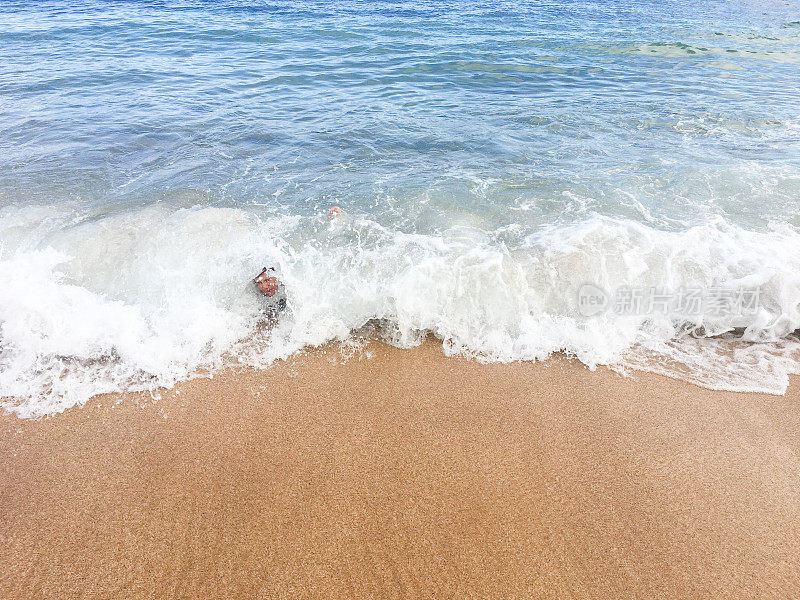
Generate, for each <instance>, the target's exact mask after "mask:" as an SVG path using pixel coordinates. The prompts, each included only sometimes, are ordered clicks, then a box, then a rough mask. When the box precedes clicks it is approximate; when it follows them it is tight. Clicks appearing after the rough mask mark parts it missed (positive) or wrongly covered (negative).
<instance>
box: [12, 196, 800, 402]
mask: <svg viewBox="0 0 800 600" xmlns="http://www.w3.org/2000/svg"><path fill="white" fill-rule="evenodd" d="M65 212H66V211H65V209H64V207H63V206H61V207H51V208H42V207H35V206H28V207H13V206H11V207H6V208H5V209H3V210H2V214H0V223H2V225H0V236H1V237H0V239H2V241H3V242H2V244H3V245H2V249H0V327H1V329H0V344H1V345H0V394H1V395H2V396H4V397H5V402H4V406H5V407H6V408H9V409H12V410H15V411H16V412H17V413H18V414H20V415H22V416H39V415H43V414H48V413H52V412H58V411H61V410H64V409H65V408H68V407H70V406H73V405H75V404H80V403H82V402H84V401H85V400H87V399H88V398H89V397H91V396H92V395H94V394H97V393H102V392H110V391H120V390H137V389H138V390H140V389H150V388H155V387H156V386H170V385H172V384H174V383H175V382H176V381H178V380H181V379H185V378H188V377H191V376H193V375H197V374H202V373H208V372H213V371H214V370H216V369H219V368H221V367H222V366H223V365H224V364H226V362H230V361H236V362H239V363H242V364H248V365H253V366H257V367H266V366H268V365H269V364H270V363H271V362H273V361H274V360H275V359H278V358H281V357H285V356H288V355H290V354H292V353H293V352H296V351H298V350H300V349H302V348H304V347H307V346H314V345H319V344H324V343H326V342H329V341H333V340H346V339H348V338H349V337H350V336H351V335H352V332H353V331H355V330H358V329H359V328H362V327H363V326H364V325H365V324H367V323H378V324H379V325H380V327H379V330H380V332H381V335H383V337H385V338H386V339H387V340H389V341H390V342H392V343H394V344H397V345H401V346H413V345H415V344H417V343H419V342H420V341H421V340H422V339H423V338H424V337H425V336H426V335H428V334H433V335H435V336H437V337H438V338H439V339H441V340H442V341H443V345H444V348H445V350H446V352H448V353H450V354H455V353H461V354H465V355H468V356H473V357H476V358H478V359H480V360H487V361H514V360H543V359H546V358H547V357H548V356H550V355H551V354H552V353H554V352H559V351H562V352H565V353H567V354H569V355H572V356H575V357H577V358H578V359H579V360H581V361H582V362H584V363H585V364H586V365H588V366H589V367H592V368H594V367H595V366H596V365H599V364H608V365H612V366H613V367H614V368H617V369H626V368H636V369H642V368H644V369H649V370H655V371H658V372H662V373H665V374H668V375H671V376H677V377H681V378H683V379H687V380H689V381H693V382H695V383H698V384H700V385H704V386H707V387H712V388H724V389H731V390H749V391H763V392H771V393H782V392H783V391H784V390H785V388H786V385H787V382H788V375H789V374H790V373H794V372H798V371H800V351H799V349H800V344H798V342H797V341H796V340H795V339H794V337H793V334H792V332H793V331H794V330H796V329H797V328H798V327H800V234H798V232H797V231H795V230H794V229H793V228H791V227H789V226H781V227H776V228H774V229H772V230H771V231H767V232H752V231H746V230H743V229H740V228H737V227H735V226H733V225H730V224H728V223H726V222H725V221H724V220H722V219H721V218H718V219H715V220H711V221H709V222H707V223H705V224H702V225H698V226H696V227H694V228H691V229H688V230H686V231H682V232H666V231H660V230H656V229H652V228H650V227H647V226H645V225H641V224H636V223H634V222H629V221H623V220H615V219H609V218H603V217H592V218H588V219H585V220H583V221H581V222H578V223H575V224H571V225H558V226H557V225H551V226H549V227H545V228H542V229H539V230H536V231H532V232H529V233H528V234H527V235H525V234H524V233H523V234H520V233H519V231H517V230H516V229H515V230H514V235H513V236H511V237H512V238H513V241H511V240H510V239H507V237H506V236H507V235H510V234H509V233H508V232H509V229H508V228H504V229H502V230H498V231H492V232H487V231H483V230H480V229H476V228H474V227H468V226H462V227H457V228H453V229H451V230H448V231H445V232H443V233H441V234H438V235H420V234H413V233H405V232H403V231H398V230H393V229H387V228H385V227H382V226H380V225H378V224H377V223H374V222H372V221H369V220H366V219H363V218H359V217H358V216H353V218H352V219H351V220H350V221H349V222H338V221H333V222H330V221H328V220H327V218H326V217H324V216H323V215H318V216H310V217H298V216H293V217H277V216H271V217H268V216H258V215H256V214H255V213H253V212H251V211H246V210H239V209H230V208H208V207H206V208H190V209H174V208H167V207H165V206H161V205H155V206H152V207H149V208H145V209H141V210H138V211H136V212H132V213H124V214H116V215H108V216H104V217H96V218H91V219H89V218H84V219H83V220H81V221H78V220H76V222H75V223H73V224H66V223H64V222H63V221H61V220H59V215H63V214H65ZM73 212H74V211H73ZM265 265H275V266H276V267H277V268H278V270H279V271H280V274H281V278H282V279H283V281H284V283H285V284H286V287H287V291H288V294H289V310H288V311H287V313H286V314H285V315H284V317H283V318H282V320H281V321H280V322H279V323H278V325H277V326H276V327H275V328H274V329H272V330H265V329H263V328H262V327H259V314H260V313H259V309H260V298H259V297H258V295H257V294H256V293H255V292H254V291H253V289H251V286H250V279H251V278H252V277H253V276H254V275H255V274H256V273H257V272H258V271H259V270H260V268H261V267H262V266H265ZM587 282H591V283H593V284H596V285H598V286H601V287H602V288H604V289H606V290H614V289H616V288H618V287H620V286H638V287H642V288H645V287H649V286H666V287H669V288H671V289H678V288H679V287H681V286H687V285H696V286H707V287H711V286H728V287H735V286H739V287H743V286H746V287H751V288H756V287H757V288H759V289H760V292H761V295H760V297H759V306H758V310H756V311H754V312H753V314H747V315H724V314H723V315H718V314H712V313H710V312H707V313H703V314H699V315H695V316H693V317H691V318H687V319H682V320H679V319H675V318H674V317H668V316H666V315H658V314H655V315H616V314H613V313H610V312H606V313H604V314H601V315H598V316H596V317H593V318H586V317H583V316H581V314H580V313H579V311H578V305H577V291H578V289H579V287H580V286H581V285H582V284H584V283H587Z"/></svg>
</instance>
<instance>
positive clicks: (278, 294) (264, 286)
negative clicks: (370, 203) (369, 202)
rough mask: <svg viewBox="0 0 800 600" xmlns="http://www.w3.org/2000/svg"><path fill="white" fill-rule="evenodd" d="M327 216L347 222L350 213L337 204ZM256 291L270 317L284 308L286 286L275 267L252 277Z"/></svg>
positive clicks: (262, 270)
mask: <svg viewBox="0 0 800 600" xmlns="http://www.w3.org/2000/svg"><path fill="white" fill-rule="evenodd" d="M328 217H329V218H330V219H332V220H339V221H344V222H347V221H349V220H350V215H348V214H347V212H345V211H344V210H343V209H341V208H339V207H338V206H334V207H333V208H331V209H330V210H329V211H328ZM253 283H255V284H256V287H257V288H258V291H259V292H261V293H262V294H263V295H264V296H265V297H266V298H267V306H265V307H264V312H265V313H266V315H267V316H268V317H270V318H272V317H275V316H277V315H278V313H280V312H281V311H282V310H284V309H285V308H286V287H285V286H284V285H283V283H281V281H280V280H279V279H278V278H277V277H276V276H275V267H270V268H269V269H268V268H267V267H264V268H263V269H261V273H259V274H258V275H256V276H255V277H254V278H253Z"/></svg>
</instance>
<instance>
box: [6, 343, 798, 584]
mask: <svg viewBox="0 0 800 600" xmlns="http://www.w3.org/2000/svg"><path fill="white" fill-rule="evenodd" d="M371 352H373V353H374V357H373V358H371V359H368V360H367V359H361V360H359V359H358V358H357V357H356V358H353V359H351V360H349V361H348V362H346V363H345V364H341V361H340V359H339V354H338V352H337V351H334V350H328V351H319V352H316V353H314V354H311V355H308V356H305V357H300V358H298V359H295V360H293V361H291V362H289V363H287V364H283V365H279V366H277V367H275V368H273V369H271V370H268V371H265V372H252V371H247V372H242V373H226V374H224V375H222V376H218V377H216V378H214V379H212V380H196V381H191V382H187V383H184V384H181V385H179V386H178V387H177V388H176V389H175V390H170V391H167V392H165V394H164V397H163V398H162V399H160V400H159V401H158V402H153V401H152V400H148V396H146V395H127V396H124V397H122V401H121V403H118V402H119V400H120V398H119V397H113V396H107V397H103V398H100V399H96V400H95V401H93V402H91V403H90V405H87V406H85V407H83V408H76V409H73V410H71V411H69V412H67V413H66V414H62V415H58V416H56V417H53V418H48V419H44V420H41V421H20V420H18V419H17V418H15V417H13V416H8V415H6V416H4V417H3V418H2V420H1V421H0V423H1V424H2V428H1V432H0V453H1V454H2V456H1V461H2V462H1V464H0V510H1V511H2V514H1V518H0V598H14V599H16V598H36V599H41V598H114V599H119V598H136V599H143V598H503V599H507V598H603V599H605V598H670V599H672V598H714V599H721V598H755V597H764V598H797V597H800V457H799V455H798V451H800V393H799V392H798V384H797V383H798V382H796V381H795V382H793V385H792V386H791V388H790V391H789V393H788V394H787V395H786V396H785V397H778V396H761V395H755V394H733V393H721V392H711V391H708V390H702V389H699V388H697V387H694V386H691V385H688V384H685V383H681V382H678V381H672V380H669V379H665V378H662V377H658V376H655V375H647V374H637V375H636V377H635V378H631V379H624V378H621V377H619V376H617V375H615V374H613V373H610V372H608V371H602V370H600V371H598V372H595V373H592V372H590V371H588V370H586V369H585V368H583V367H582V366H581V365H579V364H572V363H569V362H568V361H566V360H563V359H555V360H551V361H549V362H547V363H545V364H536V365H532V364H513V365H481V364H477V363H475V362H470V361H467V360H464V359H457V358H445V357H444V356H442V352H441V348H440V347H439V346H437V345H436V344H433V343H428V344H425V345H424V346H422V347H421V348H417V349H414V350H397V349H394V348H390V347H387V346H384V345H381V344H375V345H373V346H371ZM145 400H147V401H145Z"/></svg>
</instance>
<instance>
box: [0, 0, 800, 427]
mask: <svg viewBox="0 0 800 600" xmlns="http://www.w3.org/2000/svg"><path fill="white" fill-rule="evenodd" d="M798 90H800V6H798V5H797V4H796V3H792V2H777V1H768V0H760V1H756V0H743V1H740V2H735V3H732V2H728V1H721V0H720V1H699V0H698V1H684V2H677V1H645V0H641V1H637V2H633V1H621V0H618V1H611V0H602V1H596V2H577V1H566V0H562V1H547V2H545V1H531V2H498V1H492V2H467V1H461V2H448V1H437V2H433V1H431V2H416V1H415V2H356V1H342V2H257V3H244V2H178V1H176V2H170V1H165V2H100V1H97V2H69V3H68V2H61V1H59V2H38V3H30V2H4V3H3V4H2V5H0V235H1V236H2V238H0V327H1V329H0V361H1V362H0V369H2V370H0V395H3V396H6V397H7V398H8V402H7V405H8V406H14V407H17V409H18V410H19V411H20V412H21V414H42V413H46V412H50V411H53V410H59V409H63V408H64V407H66V406H70V405H72V404H74V403H76V402H82V401H84V400H85V399H86V398H88V397H89V396H90V395H91V394H93V393H97V392H101V391H111V390H120V389H141V388H150V387H154V386H156V385H169V384H171V383H173V382H174V381H176V380H179V379H182V378H185V377H189V376H191V375H192V374H196V373H200V372H208V371H209V370H212V371H213V370H214V369H218V368H221V367H222V366H224V364H226V361H230V360H231V357H235V359H233V360H235V361H239V362H243V363H246V364H253V365H257V366H267V365H268V364H269V363H270V362H271V361H272V360H274V359H275V358H277V357H281V356H286V355H287V354H289V353H291V352H294V351H297V350H299V349H302V348H303V347H306V346H308V345H316V344H321V343H325V342H327V341H331V340H337V339H341V340H346V339H348V338H349V337H350V336H351V335H352V334H353V332H355V331H359V330H361V329H362V328H363V327H364V326H365V325H370V326H371V327H372V328H373V330H374V333H375V334H376V335H381V336H383V337H384V338H386V339H388V340H390V341H392V342H393V343H396V344H400V345H413V344H414V343H417V342H418V341H419V340H420V339H421V338H422V337H423V336H424V335H426V334H429V333H432V334H434V335H435V336H437V337H438V338H440V339H441V340H442V341H443V344H444V347H445V349H446V350H447V351H448V352H460V353H464V354H468V355H472V356H476V357H478V358H480V359H484V360H541V359H544V358H546V357H547V356H549V355H550V354H551V353H553V352H558V351H563V352H566V353H567V354H569V355H572V356H576V357H577V358H578V359H580V360H582V361H583V362H585V363H586V364H587V365H589V366H594V365H596V364H611V365H612V366H615V367H617V368H623V367H626V366H627V367H635V368H650V369H654V370H659V371H667V372H669V373H670V374H674V375H678V376H682V377H684V378H687V379H689V380H692V381H695V382H698V383H701V384H703V385H708V386H711V387H727V388H730V389H755V390H762V391H772V392H780V391H782V390H783V389H784V388H785V385H786V381H787V373H790V372H793V371H795V370H797V369H796V366H797V365H798V362H797V360H796V357H797V354H796V352H797V350H796V346H795V344H796V341H795V337H794V334H793V333H792V332H793V331H795V330H796V329H797V328H798V327H800V274H799V273H800V234H798V229H797V228H798V227H800V92H798ZM334 205H338V206H340V207H342V208H343V209H344V210H345V211H347V213H348V215H349V216H347V217H345V218H343V219H335V220H330V219H328V218H327V217H326V212H327V210H328V209H329V208H330V207H331V206H334ZM265 264H270V265H275V266H276V267H277V268H278V269H279V271H280V274H281V277H282V279H283V280H284V282H285V283H286V285H287V289H288V292H289V296H290V310H289V311H287V314H286V315H285V317H284V318H283V319H282V321H281V322H280V323H279V325H278V326H277V327H276V328H275V329H274V330H272V331H266V332H265V331H263V330H261V329H259V328H258V310H259V304H258V303H259V299H258V298H257V297H256V296H255V295H252V294H249V293H248V291H249V290H247V289H246V283H247V281H248V279H249V278H250V277H252V276H253V275H255V274H256V273H257V272H258V271H259V270H260V268H261V267H262V266H264V265H265ZM587 283H589V284H592V285H596V286H597V287H598V288H599V289H601V290H604V291H605V292H606V293H607V294H608V296H609V298H610V297H612V296H613V294H614V293H615V291H616V290H618V289H620V288H626V289H627V288H630V289H633V290H645V291H646V290H650V289H653V288H655V287H658V288H664V289H669V290H675V291H676V293H677V290H680V289H683V288H693V289H694V288H697V289H700V290H705V291H708V290H711V289H714V290H716V289H725V290H727V291H729V292H731V291H736V290H742V289H747V290H758V296H757V306H755V308H754V309H753V310H750V311H746V314H744V313H742V311H738V312H735V311H730V310H729V311H727V312H726V311H719V310H712V308H713V307H711V306H704V307H703V308H701V309H700V310H699V311H695V312H693V313H692V314H688V315H687V314H683V313H681V314H674V313H669V314H667V313H663V314H662V313H659V312H658V311H653V310H649V311H648V310H646V309H643V310H642V311H639V312H637V314H628V313H624V314H622V313H619V312H614V311H613V310H611V309H609V310H607V311H605V312H603V313H601V314H598V315H591V316H587V315H585V314H583V313H582V311H581V307H580V304H579V303H580V298H579V290H580V288H581V286H582V285H584V284H587ZM226 357H227V358H226ZM675 365H679V366H675Z"/></svg>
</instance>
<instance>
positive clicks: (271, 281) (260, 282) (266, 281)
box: [253, 267, 278, 296]
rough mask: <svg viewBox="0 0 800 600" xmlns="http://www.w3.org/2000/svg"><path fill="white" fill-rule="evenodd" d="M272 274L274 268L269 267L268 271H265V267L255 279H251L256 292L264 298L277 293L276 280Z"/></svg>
mask: <svg viewBox="0 0 800 600" xmlns="http://www.w3.org/2000/svg"><path fill="white" fill-rule="evenodd" d="M274 272H275V268H274V267H271V268H270V269H269V270H267V267H264V269H263V270H262V271H261V273H259V274H258V275H256V277H255V279H253V281H254V282H255V284H256V287H257V288H258V291H260V292H261V293H262V294H264V295H265V296H274V295H275V292H277V291H278V279H277V278H276V277H275V276H274V275H273V274H272V273H274Z"/></svg>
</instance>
